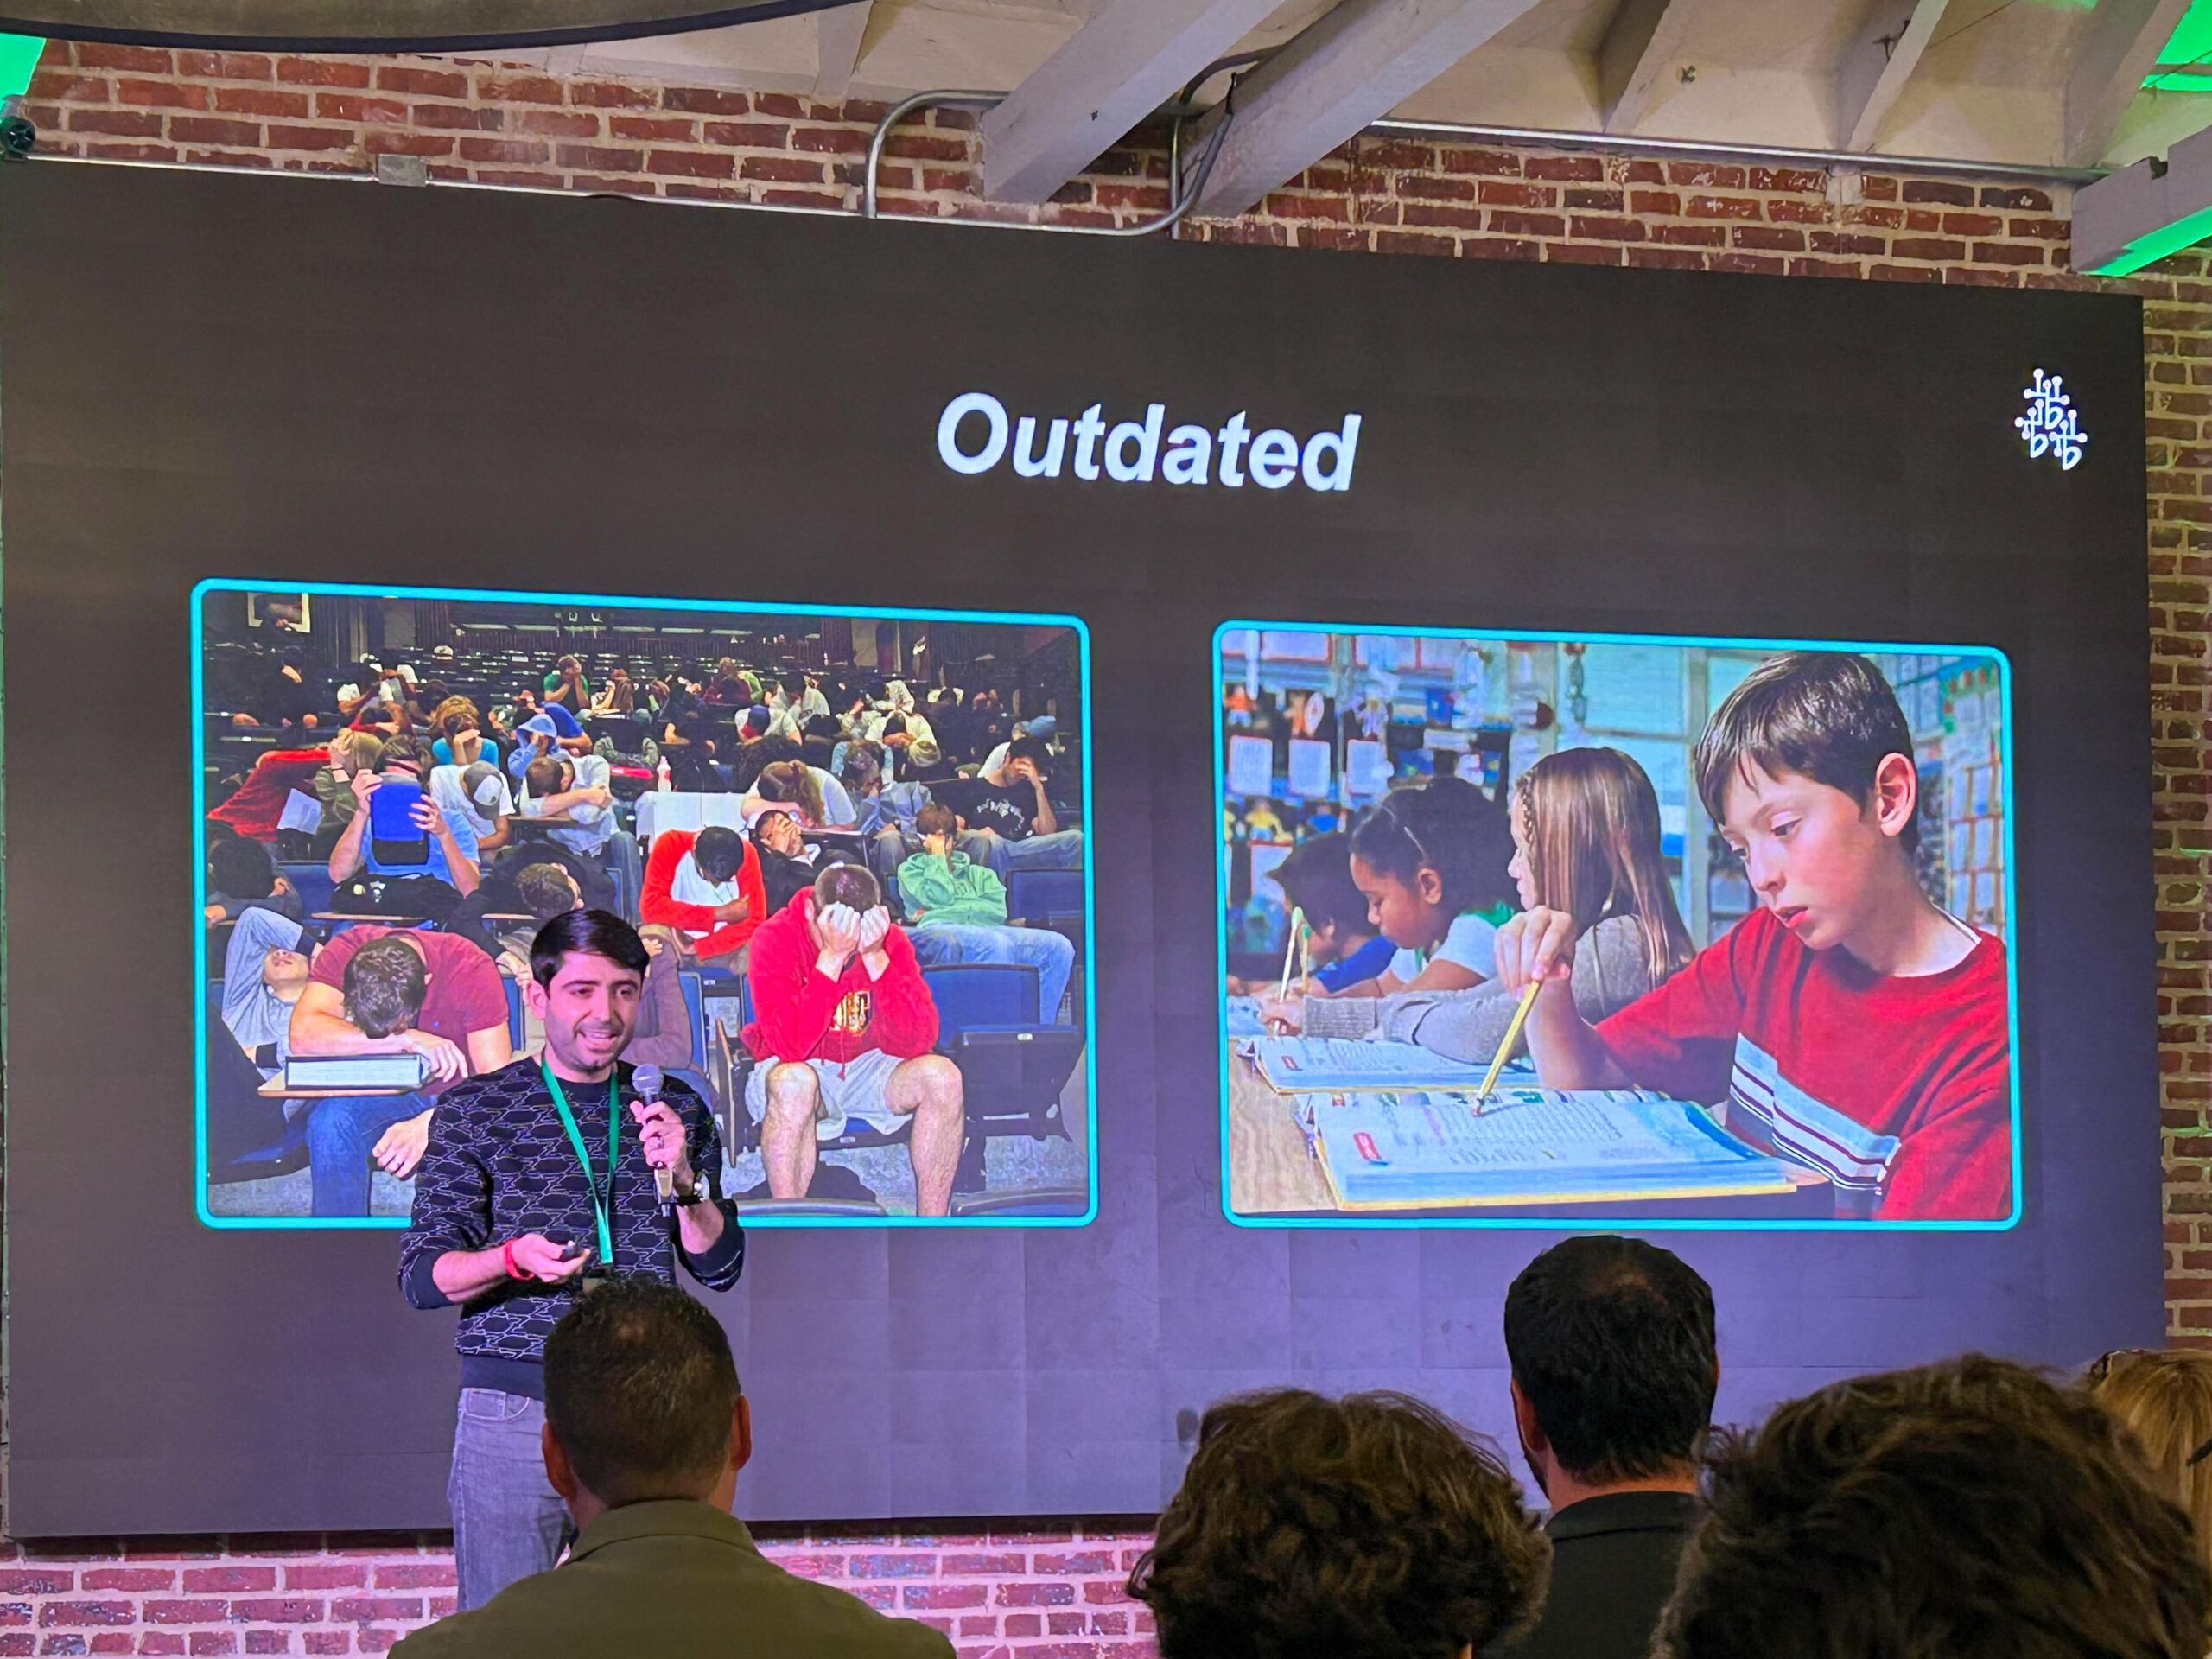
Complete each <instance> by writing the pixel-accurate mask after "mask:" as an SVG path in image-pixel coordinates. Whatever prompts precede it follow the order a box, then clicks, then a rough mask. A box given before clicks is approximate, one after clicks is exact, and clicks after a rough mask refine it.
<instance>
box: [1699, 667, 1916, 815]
mask: <svg viewBox="0 0 2212 1659" xmlns="http://www.w3.org/2000/svg"><path fill="white" fill-rule="evenodd" d="M1892 754H1901V755H1903V756H1904V758H1905V759H1906V760H1911V759H1912V758H1913V755H1912V728H1910V727H1909V726H1907V725H1906V724H1905V720H1904V709H1901V708H1899V707H1898V706H1897V693H1896V692H1894V691H1892V690H1891V689H1890V683H1889V682H1888V681H1887V680H1885V679H1884V678H1883V677H1882V675H1881V671H1880V670H1878V669H1877V668H1876V667H1875V666H1874V664H1872V663H1870V662H1868V661H1867V660H1866V658H1864V657H1860V656H1858V655H1856V654H1855V653H1853V652H1846V651H1793V652H1784V653H1783V655H1782V656H1779V657H1770V658H1767V659H1766V661H1764V662H1763V663H1761V664H1759V665H1758V667H1757V668H1755V669H1753V670H1752V671H1751V673H1750V674H1748V675H1746V676H1745V678H1744V679H1743V681H1742V682H1741V683H1739V684H1738V686H1737V687H1736V689H1735V690H1733V691H1731V692H1730V693H1729V694H1728V696H1727V697H1726V700H1725V701H1724V702H1722V703H1721V705H1720V707H1719V709H1717V710H1716V711H1715V712H1714V714H1713V719H1712V721H1711V722H1710V723H1708V724H1707V727H1706V728H1705V730H1704V732H1703V733H1701V734H1700V735H1699V737H1698V740H1697V749H1696V752H1695V756H1694V760H1693V762H1692V764H1693V766H1694V770H1695V771H1696V772H1697V797H1698V799H1699V800H1700V801H1701V802H1703V803H1704V804H1705V810H1706V812H1707V816H1708V817H1711V818H1712V820H1713V823H1719V822H1720V821H1721V819H1722V818H1723V817H1725V816H1726V813H1725V808H1726V805H1727V800H1728V785H1729V784H1730V782H1731V781H1732V780H1733V779H1737V778H1739V777H1744V776H1746V775H1747V769H1748V768H1750V767H1751V766H1757V767H1758V769H1759V770H1760V771H1762V772H1766V773H1767V774H1769V775H1770V776H1777V775H1779V774H1780V773H1783V772H1796V773H1798V774H1799V775H1800V776H1802V777H1806V778H1809V779H1812V780H1813V781H1814V782H1815V783H1816V784H1826V785H1827V786H1828V787H1829V788H1830V789H1840V790H1841V791H1843V792H1844V793H1845V794H1847V795H1848V796H1850V797H1851V798H1852V799H1853V800H1854V801H1856V802H1858V803H1859V805H1861V806H1862V807H1863V806H1865V805H1866V804H1867V802H1869V801H1870V800H1872V798H1873V795H1874V772H1875V769H1876V768H1877V767H1878V766H1880V765H1881V764H1882V761H1883V760H1884V759H1885V757H1887V756H1889V755H1892ZM1897 840H1898V842H1899V843H1900V844H1901V845H1902V846H1903V847H1904V850H1905V851H1906V852H1908V853H1910V851H1912V850H1913V849H1915V848H1916V847H1917V846H1919V845H1920V826H1919V825H1918V823H1915V822H1912V821H1910V820H1908V821H1907V822H1906V823H1905V826H1904V831H1903V833H1902V834H1900V835H1899V836H1898V837H1897Z"/></svg>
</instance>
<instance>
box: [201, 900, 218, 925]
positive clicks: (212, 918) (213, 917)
mask: <svg viewBox="0 0 2212 1659" xmlns="http://www.w3.org/2000/svg"><path fill="white" fill-rule="evenodd" d="M200 915H201V916H203V917H205V918H207V925H208V926H210V927H217V926H219V925H221V924H222V920H223V907H222V906H220V905H209V906H207V908H206V909H204V910H202V911H201V912H200Z"/></svg>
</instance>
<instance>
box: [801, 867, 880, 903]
mask: <svg viewBox="0 0 2212 1659" xmlns="http://www.w3.org/2000/svg"><path fill="white" fill-rule="evenodd" d="M813 892H814V909H815V913H816V914H817V915H819V914H820V913H821V912H823V911H825V910H827V909H829V906H832V905H842V906H845V907H846V908H847V909H848V910H853V911H857V912H860V913H861V914H862V915H866V914H867V913H868V912H869V911H871V910H874V908H875V907H876V906H878V905H880V904H881V903H882V902H883V889H882V888H881V887H880V886H878V885H877V883H876V880H875V877H874V874H871V873H870V872H869V870H868V866H866V865H865V864H852V863H848V862H846V861H842V860H840V861H838V862H836V863H835V864H832V865H829V867H828V868H825V869H823V872H822V874H819V875H817V876H816V877H815V878H814V888H813Z"/></svg>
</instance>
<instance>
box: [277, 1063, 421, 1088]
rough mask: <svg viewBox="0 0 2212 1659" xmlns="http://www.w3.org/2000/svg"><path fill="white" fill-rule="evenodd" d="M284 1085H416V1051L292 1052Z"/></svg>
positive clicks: (418, 1068)
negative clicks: (379, 1052)
mask: <svg viewBox="0 0 2212 1659" xmlns="http://www.w3.org/2000/svg"><path fill="white" fill-rule="evenodd" d="M284 1086H285V1087H286V1088H287V1089H378V1090H383V1089H407V1090H411V1089H419V1088H421V1087H422V1086H423V1057H422V1056H421V1055H419V1054H295V1055H293V1056H292V1057H291V1058H289V1059H288V1060H286V1061H285V1062H284Z"/></svg>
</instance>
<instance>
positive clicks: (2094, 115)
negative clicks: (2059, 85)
mask: <svg viewBox="0 0 2212 1659" xmlns="http://www.w3.org/2000/svg"><path fill="white" fill-rule="evenodd" d="M2187 10H2189V0H2099V3H2098V5H2097V9H2096V10H2094V11H2093V12H2091V13H2090V14H2089V21H2088V24H2087V26H2086V28H2085V29H2084V31H2083V34H2082V44H2081V48H2080V49H2079V50H2078V51H2076V52H2075V54H2074V63H2073V67H2072V68H2071V69H2069V71H2068V73H2067V76H2066V108H2065V115H2064V119H2063V138H2062V143H2061V149H2062V152H2063V153H2062V154H2061V155H2060V156H2059V158H2058V159H2059V160H2060V161H2061V162H2063V163H2064V164H2065V165H2066V166H2068V167H2094V166H2095V165H2096V164H2097V163H2098V162H2101V161H2102V160H2103V159H2104V153H2105V146H2106V145H2107V144H2109V143H2111V142H2112V137H2113V133H2115V132H2116V131H2118V130H2119V129H2120V118H2121V117H2122V116H2124V115H2126V113H2127V106H2128V105H2130V104H2133V102H2134V101H2135V95H2136V93H2138V92H2140V91H2142V90H2143V78H2144V77H2145V75H2147V74H2149V73H2151V67H2152V65H2153V64H2155V63H2157V62H2158V54H2159V53H2160V52H2162V51H2164V49H2165V44H2166V42H2167V41H2169V40H2171V39H2172V38H2173V32H2174V29H2175V28H2176V27H2177V25H2178V24H2179V23H2180V22H2181V19H2182V14H2183V12H2185V11H2187Z"/></svg>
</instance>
